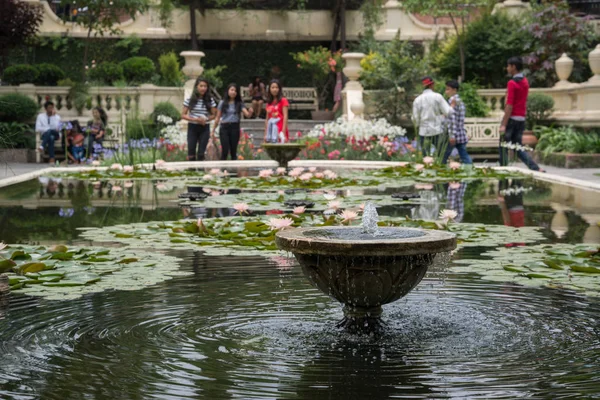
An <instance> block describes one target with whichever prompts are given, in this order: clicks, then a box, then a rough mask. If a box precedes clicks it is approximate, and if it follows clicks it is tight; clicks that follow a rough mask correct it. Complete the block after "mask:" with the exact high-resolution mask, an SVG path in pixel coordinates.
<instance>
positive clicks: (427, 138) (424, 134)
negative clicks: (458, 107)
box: [412, 76, 452, 156]
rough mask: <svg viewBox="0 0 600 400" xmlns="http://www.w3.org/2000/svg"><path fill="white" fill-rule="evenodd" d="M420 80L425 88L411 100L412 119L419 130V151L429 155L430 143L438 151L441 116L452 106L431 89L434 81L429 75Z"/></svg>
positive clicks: (450, 110) (448, 112)
mask: <svg viewBox="0 0 600 400" xmlns="http://www.w3.org/2000/svg"><path fill="white" fill-rule="evenodd" d="M421 82H422V83H423V87H424V88H425V89H424V90H423V93H421V94H420V95H419V96H418V97H417V98H416V99H415V101H414V102H413V113H412V119H413V123H414V124H415V127H417V128H418V130H419V145H420V147H421V151H422V152H423V155H424V156H429V155H431V153H432V151H431V150H432V149H431V147H432V145H433V147H435V148H436V149H437V151H439V145H440V143H441V137H442V134H443V133H444V126H443V125H444V123H443V122H444V121H443V117H445V116H448V115H450V114H451V113H452V107H450V105H449V104H448V103H447V102H446V100H444V97H443V96H442V95H441V94H439V93H436V92H434V91H433V86H434V85H435V82H434V81H433V79H432V78H431V77H430V76H426V77H425V78H423V79H422V81H421Z"/></svg>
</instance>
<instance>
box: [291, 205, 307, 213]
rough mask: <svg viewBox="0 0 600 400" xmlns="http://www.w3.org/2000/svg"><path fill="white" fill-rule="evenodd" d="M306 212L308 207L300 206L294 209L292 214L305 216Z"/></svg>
mask: <svg viewBox="0 0 600 400" xmlns="http://www.w3.org/2000/svg"><path fill="white" fill-rule="evenodd" d="M305 211H306V207H304V206H299V207H296V208H294V211H292V212H293V213H294V214H296V215H300V214H304V212H305Z"/></svg>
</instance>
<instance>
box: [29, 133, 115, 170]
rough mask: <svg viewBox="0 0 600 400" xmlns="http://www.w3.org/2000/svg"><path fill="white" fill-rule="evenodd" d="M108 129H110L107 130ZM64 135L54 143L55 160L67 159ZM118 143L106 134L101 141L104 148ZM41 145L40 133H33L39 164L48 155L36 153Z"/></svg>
mask: <svg viewBox="0 0 600 400" xmlns="http://www.w3.org/2000/svg"><path fill="white" fill-rule="evenodd" d="M109 129H110V128H109ZM64 140H65V135H63V134H61V135H60V138H59V139H58V140H55V141H54V153H55V159H56V160H66V159H67V154H66V151H67V146H66V143H65V141H64ZM118 143H119V140H118V139H117V138H116V137H115V136H114V135H111V134H108V135H107V136H106V137H105V138H104V141H103V145H104V147H114V146H115V145H117V144H118ZM41 145H42V135H41V133H40V132H36V133H35V149H36V152H35V161H36V162H37V163H38V164H39V163H41V162H42V161H46V160H47V159H48V154H47V152H45V151H44V153H41V152H39V151H37V149H39V148H40V146H41Z"/></svg>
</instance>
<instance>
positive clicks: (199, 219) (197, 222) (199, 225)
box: [196, 218, 204, 228]
mask: <svg viewBox="0 0 600 400" xmlns="http://www.w3.org/2000/svg"><path fill="white" fill-rule="evenodd" d="M203 225H204V224H203V223H202V218H198V221H196V226H197V227H198V228H200V227H202V226H203Z"/></svg>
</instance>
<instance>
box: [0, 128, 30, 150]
mask: <svg viewBox="0 0 600 400" xmlns="http://www.w3.org/2000/svg"><path fill="white" fill-rule="evenodd" d="M34 147H35V134H34V132H33V128H32V127H31V126H30V125H29V124H23V123H21V122H0V148H5V149H33V148H34Z"/></svg>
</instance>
